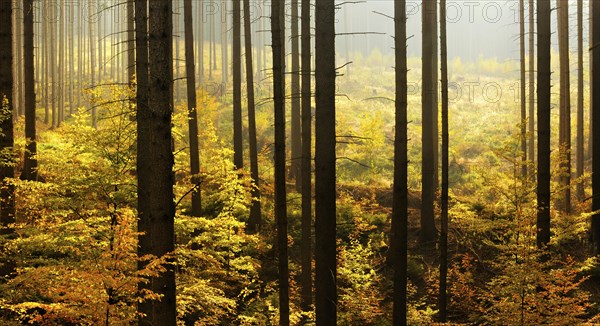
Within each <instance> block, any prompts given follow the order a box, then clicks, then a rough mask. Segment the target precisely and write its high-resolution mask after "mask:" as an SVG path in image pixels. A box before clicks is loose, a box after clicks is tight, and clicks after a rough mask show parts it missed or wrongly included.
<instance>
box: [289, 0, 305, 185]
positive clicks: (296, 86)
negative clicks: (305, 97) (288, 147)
mask: <svg viewBox="0 0 600 326" xmlns="http://www.w3.org/2000/svg"><path fill="white" fill-rule="evenodd" d="M291 5H292V11H291V14H292V17H291V25H292V26H291V31H290V33H291V34H290V38H291V42H292V69H291V99H292V100H291V102H292V119H291V120H292V128H291V140H292V141H291V142H292V172H291V177H293V178H295V179H296V191H298V192H300V191H301V190H302V178H301V173H300V165H301V162H302V158H301V152H302V139H301V137H302V135H301V121H300V120H301V119H300V49H299V41H300V40H299V35H298V0H292V1H291Z"/></svg>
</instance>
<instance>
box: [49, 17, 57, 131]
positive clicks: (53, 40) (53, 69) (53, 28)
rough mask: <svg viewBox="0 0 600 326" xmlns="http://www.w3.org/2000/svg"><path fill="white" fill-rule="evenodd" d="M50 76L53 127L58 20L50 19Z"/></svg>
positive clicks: (54, 122)
mask: <svg viewBox="0 0 600 326" xmlns="http://www.w3.org/2000/svg"><path fill="white" fill-rule="evenodd" d="M50 12H51V14H52V15H53V16H52V17H56V15H58V13H57V8H56V6H52V10H51V11H50ZM49 25H50V57H49V59H50V61H49V63H50V76H51V79H52V84H51V85H50V88H51V91H52V95H51V96H52V97H51V98H50V102H51V104H52V110H51V112H52V128H54V127H56V64H57V58H56V51H55V47H56V22H54V21H52V20H51V21H50V22H49Z"/></svg>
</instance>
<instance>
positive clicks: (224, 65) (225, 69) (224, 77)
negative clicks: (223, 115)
mask: <svg viewBox="0 0 600 326" xmlns="http://www.w3.org/2000/svg"><path fill="white" fill-rule="evenodd" d="M227 33H228V31H227V2H226V1H225V0H221V83H222V84H223V91H224V92H225V90H227V83H229V59H228V56H229V53H228V52H229V51H228V49H227ZM215 58H216V55H215ZM215 65H216V63H215Z"/></svg>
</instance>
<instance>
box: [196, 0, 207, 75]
mask: <svg viewBox="0 0 600 326" xmlns="http://www.w3.org/2000/svg"><path fill="white" fill-rule="evenodd" d="M198 6H199V7H200V8H199V9H200V14H199V15H198V16H199V17H200V18H199V19H198V83H199V84H200V85H201V86H202V85H204V27H205V26H206V24H204V1H203V0H200V1H198Z"/></svg>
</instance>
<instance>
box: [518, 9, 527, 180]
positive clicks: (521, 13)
mask: <svg viewBox="0 0 600 326" xmlns="http://www.w3.org/2000/svg"><path fill="white" fill-rule="evenodd" d="M519 53H520V63H521V83H520V87H521V94H520V95H521V96H520V97H521V160H522V161H523V164H522V165H521V175H522V176H523V177H526V176H527V123H526V121H527V102H526V94H525V83H526V80H525V0H519Z"/></svg>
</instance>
